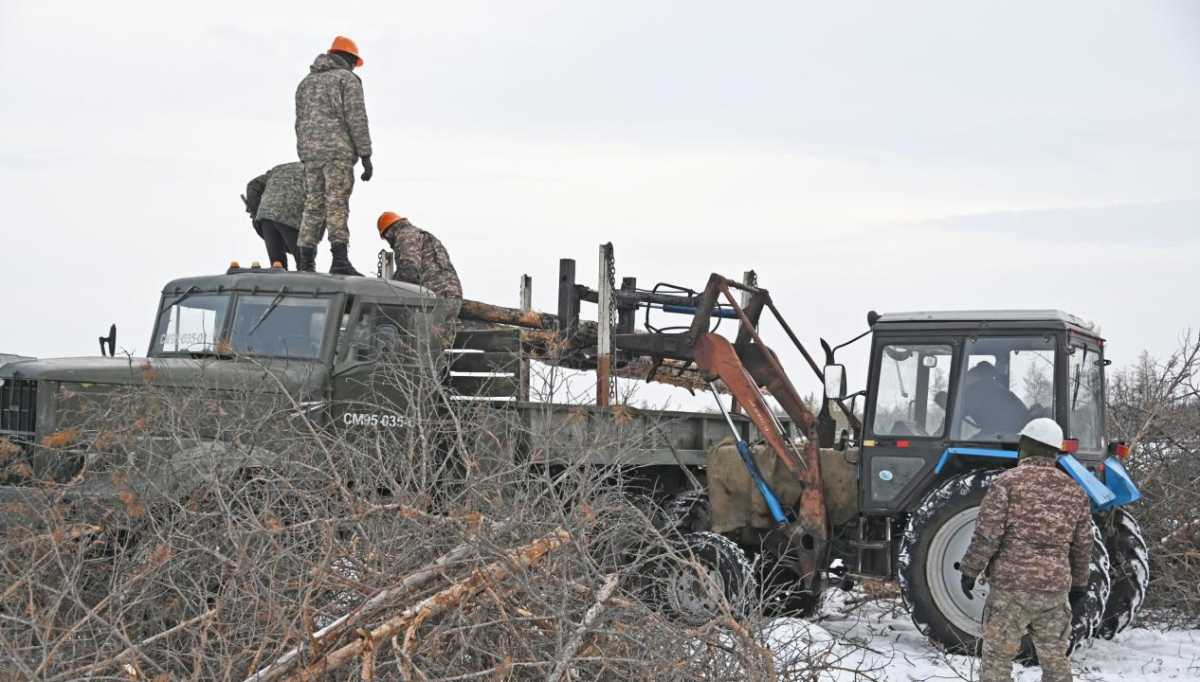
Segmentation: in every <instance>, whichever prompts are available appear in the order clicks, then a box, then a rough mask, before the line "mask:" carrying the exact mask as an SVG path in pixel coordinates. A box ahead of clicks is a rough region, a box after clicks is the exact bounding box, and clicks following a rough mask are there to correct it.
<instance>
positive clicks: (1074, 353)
mask: <svg viewBox="0 0 1200 682" xmlns="http://www.w3.org/2000/svg"><path fill="white" fill-rule="evenodd" d="M1067 363H1068V366H1069V367H1070V370H1071V371H1070V376H1069V377H1068V378H1067V381H1068V385H1067V398H1068V399H1070V401H1071V428H1070V429H1069V430H1068V431H1067V436H1068V437H1070V438H1076V439H1078V440H1079V449H1080V450H1081V451H1083V452H1097V451H1100V450H1102V449H1104V443H1103V435H1104V411H1103V406H1104V386H1103V383H1102V374H1103V369H1102V368H1103V367H1104V362H1103V360H1101V358H1100V353H1098V352H1097V351H1096V350H1095V349H1094V348H1088V347H1087V346H1071V348H1070V350H1069V351H1068V356H1067Z"/></svg>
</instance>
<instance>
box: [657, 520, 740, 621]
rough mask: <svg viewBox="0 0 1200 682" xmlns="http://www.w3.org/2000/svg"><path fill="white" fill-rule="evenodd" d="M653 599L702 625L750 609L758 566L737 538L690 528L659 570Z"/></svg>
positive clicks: (678, 616) (673, 613) (669, 611)
mask: <svg viewBox="0 0 1200 682" xmlns="http://www.w3.org/2000/svg"><path fill="white" fill-rule="evenodd" d="M654 578H655V584H654V590H653V594H654V601H655V602H656V604H657V606H658V607H659V608H660V610H661V611H662V612H663V614H664V615H666V616H667V617H668V618H671V619H673V620H677V621H680V622H682V623H685V624H687V625H691V626H699V625H704V624H705V623H708V622H710V621H712V620H714V619H716V618H720V617H722V616H723V615H725V614H727V613H728V611H726V609H725V604H728V605H729V607H730V608H731V609H732V610H733V613H734V615H735V616H742V615H745V614H746V613H748V612H749V609H750V607H751V605H752V604H753V603H754V598H755V597H756V595H757V593H758V585H757V581H756V580H755V579H754V570H753V568H752V567H751V565H750V561H749V560H748V559H747V558H746V554H745V552H743V551H742V548H741V547H738V546H737V543H735V542H734V541H732V540H730V539H729V538H727V537H725V536H723V535H718V534H717V533H711V532H707V531H705V532H701V533H688V534H686V535H683V536H682V541H681V543H680V546H679V549H678V552H677V553H676V554H675V555H674V556H671V557H664V558H663V559H662V560H660V561H659V562H658V566H657V570H656V571H655V576H654Z"/></svg>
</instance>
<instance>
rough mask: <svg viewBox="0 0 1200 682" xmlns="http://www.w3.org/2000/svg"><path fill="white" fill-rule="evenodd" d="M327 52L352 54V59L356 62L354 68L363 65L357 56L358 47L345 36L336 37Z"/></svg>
mask: <svg viewBox="0 0 1200 682" xmlns="http://www.w3.org/2000/svg"><path fill="white" fill-rule="evenodd" d="M329 51H330V52H346V53H348V54H352V55H354V59H356V60H357V63H356V64H355V66H362V65H363V60H362V57H361V56H359V54H358V45H357V44H355V42H354V41H353V40H350V39H349V38H347V37H346V36H338V37H336V38H334V39H333V45H330V46H329Z"/></svg>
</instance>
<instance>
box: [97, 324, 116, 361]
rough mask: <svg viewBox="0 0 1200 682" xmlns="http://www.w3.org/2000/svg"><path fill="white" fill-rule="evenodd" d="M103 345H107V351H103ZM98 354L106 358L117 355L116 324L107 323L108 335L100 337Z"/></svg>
mask: <svg viewBox="0 0 1200 682" xmlns="http://www.w3.org/2000/svg"><path fill="white" fill-rule="evenodd" d="M105 346H107V347H108V352H107V353H105V352H104V349H105ZM100 355H101V356H102V357H107V358H115V357H117V325H115V324H112V325H109V327H108V336H101V337H100Z"/></svg>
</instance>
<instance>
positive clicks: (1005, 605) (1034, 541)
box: [961, 418, 1092, 682]
mask: <svg viewBox="0 0 1200 682" xmlns="http://www.w3.org/2000/svg"><path fill="white" fill-rule="evenodd" d="M1018 447H1019V449H1020V452H1019V460H1018V464H1017V467H1016V468H1015V469H1011V470H1009V471H1006V472H1004V473H1003V474H1000V475H999V476H998V477H996V479H995V481H993V482H992V484H991V486H990V487H989V488H988V491H987V494H986V495H984V497H983V503H982V504H981V505H980V508H979V517H978V520H977V522H976V526H975V535H974V537H972V538H971V545H970V546H969V547H968V548H967V553H966V555H965V556H964V557H963V560H962V563H961V566H962V590H963V592H964V593H966V595H967V597H968V598H970V599H973V598H974V596H973V595H972V592H973V591H974V589H975V580H976V577H977V576H979V575H980V574H981V573H985V572H986V575H987V578H988V582H989V584H990V588H991V591H990V592H989V593H988V596H987V603H986V605H985V607H984V612H983V661H982V666H981V670H980V676H979V679H980V681H981V682H1001V681H1002V680H1003V681H1005V682H1007V681H1008V680H1011V679H1012V663H1013V657H1014V656H1016V655H1017V650H1018V648H1019V647H1020V644H1021V637H1023V636H1024V635H1025V631H1026V629H1028V630H1029V632H1030V635H1031V638H1032V639H1033V646H1034V648H1035V649H1036V650H1037V656H1038V661H1039V662H1040V663H1041V666H1042V679H1043V680H1045V681H1046V682H1069V681H1070V680H1071V666H1070V663H1069V662H1068V660H1067V647H1068V646H1069V644H1070V640H1071V612H1072V610H1073V607H1074V608H1077V607H1078V605H1080V604H1081V603H1082V602H1083V600H1084V599H1085V598H1086V596H1087V584H1088V566H1089V564H1090V562H1091V558H1092V511H1091V506H1090V504H1089V503H1088V498H1087V495H1085V494H1084V492H1083V489H1082V488H1080V487H1079V485H1078V484H1077V483H1075V481H1073V480H1072V479H1071V478H1070V477H1069V476H1068V475H1067V474H1066V473H1064V472H1063V471H1061V470H1059V469H1058V455H1059V453H1060V452H1061V451H1062V447H1063V431H1062V428H1061V427H1060V426H1059V425H1058V424H1057V423H1056V422H1055V421H1054V420H1053V419H1047V418H1041V419H1034V420H1033V421H1031V422H1029V423H1028V424H1026V425H1025V428H1023V429H1021V433H1020V440H1019V441H1018Z"/></svg>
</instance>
